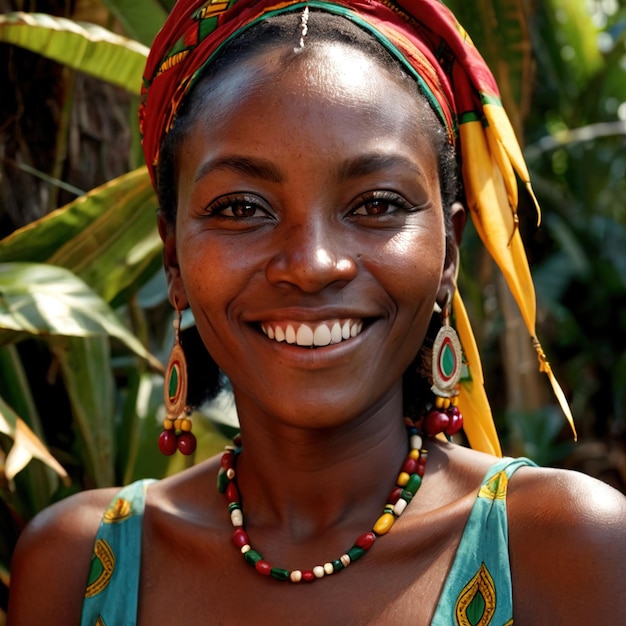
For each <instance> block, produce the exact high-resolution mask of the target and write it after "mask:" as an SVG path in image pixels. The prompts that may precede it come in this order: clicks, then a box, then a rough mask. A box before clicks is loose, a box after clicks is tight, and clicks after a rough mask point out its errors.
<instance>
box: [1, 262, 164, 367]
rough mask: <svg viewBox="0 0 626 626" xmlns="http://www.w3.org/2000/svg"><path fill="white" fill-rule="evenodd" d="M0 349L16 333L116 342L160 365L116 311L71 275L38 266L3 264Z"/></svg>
mask: <svg viewBox="0 0 626 626" xmlns="http://www.w3.org/2000/svg"><path fill="white" fill-rule="evenodd" d="M0 329H4V331H0V345H3V344H6V343H10V342H12V341H14V340H15V335H16V333H20V334H22V333H27V334H30V335H33V336H40V337H48V336H50V335H58V336H74V337H98V336H101V337H102V336H107V335H110V336H111V337H115V338H117V339H119V340H120V341H122V342H123V343H124V344H125V345H126V346H128V347H129V348H130V349H131V350H133V352H135V353H136V354H138V355H139V356H141V357H143V358H145V359H147V360H149V361H150V362H151V363H152V364H153V365H155V366H157V367H160V364H158V362H157V361H156V359H154V357H153V356H152V355H151V354H150V353H149V352H148V351H147V350H146V349H145V348H144V346H143V345H142V344H141V343H140V342H139V341H138V340H137V339H136V337H134V336H133V335H132V334H131V333H130V332H129V331H128V330H127V329H126V328H125V327H124V325H123V324H122V323H121V322H120V321H119V319H118V318H117V316H116V315H115V312H114V311H113V310H112V309H111V308H110V307H109V305H108V304H107V303H106V302H104V301H103V300H102V299H101V298H100V297H99V296H98V295H97V294H95V293H94V292H93V291H92V290H91V289H90V288H89V287H88V286H87V285H86V284H85V283H84V282H83V281H82V280H80V279H79V278H77V277H76V276H75V275H74V274H72V273H71V272H70V271H68V270H66V269H64V268H61V267H55V266H52V265H44V264H38V263H3V264H0Z"/></svg>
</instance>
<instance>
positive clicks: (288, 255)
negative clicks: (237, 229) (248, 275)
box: [266, 221, 358, 293]
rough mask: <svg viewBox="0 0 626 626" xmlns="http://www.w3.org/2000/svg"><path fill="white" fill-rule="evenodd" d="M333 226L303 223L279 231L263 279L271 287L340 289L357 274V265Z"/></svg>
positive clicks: (336, 226)
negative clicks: (273, 251)
mask: <svg viewBox="0 0 626 626" xmlns="http://www.w3.org/2000/svg"><path fill="white" fill-rule="evenodd" d="M340 228H341V227H340V226H338V225H336V224H320V223H319V221H318V222H317V223H311V221H307V222H306V223H303V224H298V225H293V226H291V227H290V228H289V229H288V231H287V232H285V231H283V232H282V233H281V234H280V236H279V237H280V238H279V239H278V241H277V242H276V249H275V254H274V255H273V257H272V258H271V260H270V262H269V263H268V265H267V267H266V276H267V279H268V281H269V282H270V283H272V284H275V285H280V284H285V285H287V284H290V285H295V286H296V287H298V288H299V289H300V290H302V291H304V292H307V293H316V292H319V291H321V290H323V289H324V288H326V287H328V286H329V285H336V286H340V285H341V284H342V283H347V282H349V281H351V280H352V279H353V278H354V277H355V276H356V274H357V272H358V269H357V264H356V261H355V259H354V257H353V255H352V253H351V252H350V250H349V245H348V243H349V241H348V240H347V238H346V237H345V233H344V236H341V234H340V233H339V232H338V230H339V229H340Z"/></svg>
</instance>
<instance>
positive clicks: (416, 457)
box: [409, 450, 420, 461]
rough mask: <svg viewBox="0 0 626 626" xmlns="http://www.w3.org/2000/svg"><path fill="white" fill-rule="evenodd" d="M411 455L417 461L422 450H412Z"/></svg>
mask: <svg viewBox="0 0 626 626" xmlns="http://www.w3.org/2000/svg"><path fill="white" fill-rule="evenodd" d="M409 456H410V457H411V458H412V459H413V460H415V461H417V460H418V459H419V458H420V451H419V450H411V452H409Z"/></svg>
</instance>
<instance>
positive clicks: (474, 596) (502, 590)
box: [431, 458, 535, 626]
mask: <svg viewBox="0 0 626 626" xmlns="http://www.w3.org/2000/svg"><path fill="white" fill-rule="evenodd" d="M527 466H535V464H534V463H533V462H532V461H531V460H529V459H526V458H519V459H511V458H505V459H500V460H498V461H497V462H496V463H494V464H493V465H492V466H491V467H490V468H489V470H488V471H487V473H486V475H485V477H484V479H483V481H482V483H481V485H480V488H479V490H478V495H477V498H476V501H475V502H474V505H473V506H472V510H471V512H470V515H469V518H468V520H467V523H466V525H465V530H464V531H463V536H462V537H461V542H460V543H459V546H458V548H457V551H456V555H455V558H454V562H453V564H452V568H451V569H450V573H449V574H448V578H447V579H446V582H445V585H444V588H443V591H442V593H441V597H440V599H439V603H438V604H437V610H436V611H435V616H434V619H433V621H432V623H431V624H432V626H450V625H455V626H456V625H458V626H470V625H472V626H487V625H488V624H491V625H493V626H509V625H510V624H513V589H512V585H511V565H510V562H509V549H508V547H509V534H508V522H507V516H506V494H507V489H508V484H509V479H510V478H511V476H512V475H513V474H514V473H515V472H516V471H517V470H518V469H519V468H520V467H527Z"/></svg>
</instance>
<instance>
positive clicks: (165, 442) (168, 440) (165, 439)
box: [159, 430, 176, 456]
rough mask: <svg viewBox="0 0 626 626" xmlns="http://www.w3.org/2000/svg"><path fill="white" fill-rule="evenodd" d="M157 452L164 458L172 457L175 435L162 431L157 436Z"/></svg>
mask: <svg viewBox="0 0 626 626" xmlns="http://www.w3.org/2000/svg"><path fill="white" fill-rule="evenodd" d="M159 450H160V451H161V454H164V455H165V456H172V454H174V452H176V433H175V432H174V431H173V430H164V431H163V432H162V433H161V434H160V435H159Z"/></svg>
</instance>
